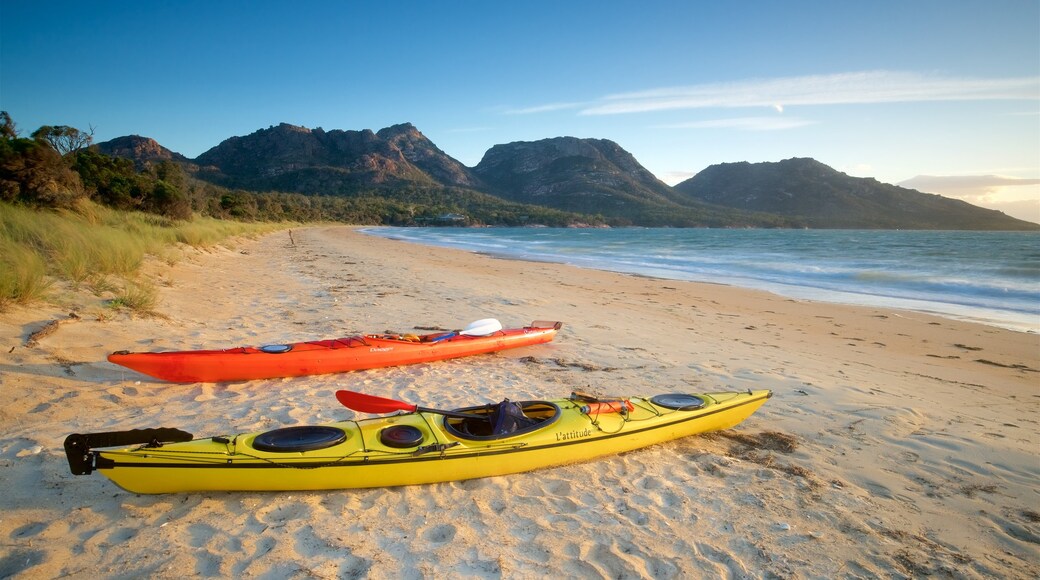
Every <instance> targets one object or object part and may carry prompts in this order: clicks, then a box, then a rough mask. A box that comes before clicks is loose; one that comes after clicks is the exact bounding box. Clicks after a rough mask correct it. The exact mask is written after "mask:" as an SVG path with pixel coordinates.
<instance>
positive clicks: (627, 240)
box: [362, 227, 1040, 332]
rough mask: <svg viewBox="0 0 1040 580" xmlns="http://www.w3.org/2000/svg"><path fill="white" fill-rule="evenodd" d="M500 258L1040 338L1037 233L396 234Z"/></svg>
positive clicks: (391, 234) (389, 231) (385, 231)
mask: <svg viewBox="0 0 1040 580" xmlns="http://www.w3.org/2000/svg"><path fill="white" fill-rule="evenodd" d="M362 231H363V232H365V233H368V234H371V235H376V236H381V237H387V238H394V239H399V240H405V241H409V242H415V243H419V244H427V245H434V246H444V247H450V248H460V249H464V250H470V251H473V252H480V253H485V254H490V255H495V256H501V257H508V258H515V259H522V260H535V261H547V262H559V263H564V264H570V265H574V266H579V267H582V268H594V269H599V270H610V271H615V272H624V273H629V274H639V275H645V276H652V277H657V278H665V279H674V280H689V281H700V282H713V283H721V284H729V285H733V286H740V287H746V288H755V289H760V290H767V291H770V292H773V293H775V294H779V295H781V296H788V297H791V298H799V299H809V300H819V301H828V302H838V303H844V304H857V305H867V306H883V307H890V308H900V309H905V310H914V311H920V312H928V313H932V314H938V315H942V316H947V317H951V318H958V319H965V320H971V321H975V322H982V323H985V324H990V325H994V326H1000V327H1004V328H1010V329H1014V330H1019V331H1029V332H1040V234H1037V233H1022V232H932V231H874V230H870V231H867V230H724V229H661V228H615V229H564V228H479V229H477V228H391V227H373V228H365V229H363V230H362Z"/></svg>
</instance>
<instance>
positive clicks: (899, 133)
mask: <svg viewBox="0 0 1040 580" xmlns="http://www.w3.org/2000/svg"><path fill="white" fill-rule="evenodd" d="M0 109H3V110H6V111H8V112H9V113H10V114H11V116H12V118H13V119H14V121H15V123H16V124H17V126H18V128H19V129H20V130H21V131H22V133H23V134H25V135H27V134H28V133H31V132H32V131H33V130H35V129H36V128H38V127H39V126H41V125H45V124H46V125H71V126H74V127H77V128H79V129H82V130H89V129H90V128H93V129H94V136H95V141H105V140H108V139H112V138H115V137H119V136H124V135H130V134H137V135H144V136H146V137H151V138H153V139H155V140H157V141H158V142H159V143H161V144H162V145H164V146H165V147H167V148H169V149H172V150H174V151H177V152H179V153H182V154H184V155H186V156H188V157H196V156H198V155H199V154H201V153H203V152H204V151H206V150H208V149H210V148H211V147H214V146H216V145H217V144H219V143H220V142H221V141H223V140H224V139H227V138H229V137H232V136H237V135H247V134H249V133H252V132H254V131H256V130H258V129H262V128H266V127H269V126H271V125H276V124H278V123H281V122H286V123H292V124H294V125H302V126H305V127H309V128H315V127H322V128H324V129H326V130H332V129H355V130H356V129H373V130H378V129H380V128H383V127H386V126H389V125H393V124H396V123H402V122H411V123H413V124H414V125H415V126H416V127H418V128H419V130H420V131H422V132H423V133H424V134H425V135H426V136H427V137H429V138H430V139H431V140H432V141H433V142H434V143H436V144H437V145H438V146H439V147H440V148H441V149H443V150H444V151H445V152H446V153H448V154H449V155H451V156H452V157H455V158H456V159H458V160H459V161H461V162H462V163H464V164H466V165H469V166H473V165H476V164H477V163H478V162H479V161H480V159H481V157H482V156H483V154H484V152H485V151H487V150H488V149H489V148H490V147H492V146H493V145H495V144H499V143H508V142H512V141H532V140H538V139H544V138H548V137H558V136H565V135H566V136H575V137H593V138H603V139H610V140H613V141H616V142H617V143H618V144H620V145H621V146H622V147H624V148H625V149H627V150H628V151H630V152H631V153H632V154H633V155H634V156H635V157H636V159H637V160H638V161H639V162H640V163H642V164H643V165H644V166H645V167H646V168H647V169H649V170H650V171H651V172H653V173H654V174H655V175H657V176H658V177H659V178H661V179H662V180H664V181H666V182H667V183H673V184H674V183H677V182H678V181H681V180H682V179H685V178H687V177H689V176H691V175H693V174H694V173H696V172H698V171H700V170H702V169H704V168H705V167H707V166H709V165H711V164H715V163H724V162H734V161H751V162H761V161H779V160H781V159H787V158H790V157H813V158H815V159H817V160H819V161H821V162H823V163H826V164H827V165H830V166H831V167H834V168H835V169H838V170H840V171H844V172H846V173H848V174H850V175H854V176H858V177H874V178H876V179H878V180H880V181H883V182H886V183H901V184H906V185H908V186H910V187H914V188H916V189H920V190H922V191H928V192H932V193H941V194H944V195H948V196H951V197H961V198H963V199H966V200H968V201H970V202H972V203H975V204H977V205H983V206H986V207H994V208H997V209H1001V210H1002V211H1005V212H1007V213H1009V214H1011V215H1015V216H1016V217H1021V218H1025V219H1030V220H1032V221H1038V222H1040V2H1038V1H1037V0H983V1H957V0H943V1H930V0H910V1H907V0H901V1H898V2H889V1H874V2H857V3H853V2H842V1H834V0H831V1H820V2H816V1H796V0H795V1H787V2H774V1H746V2H739V1H734V2H707V1H705V2H695V1H654V0H642V1H631V2H628V1H626V2H621V1H612V0H598V1H590V2H586V1H565V0H556V1H551V2H542V1H516V2H492V1H476V0H473V1H465V0H459V1H449V0H444V1H434V0H426V1H423V2H418V1H416V2H405V1H402V2H391V1H386V2H376V1H370V2H358V1H353V2H352V1H339V2H319V1H308V2H293V3H289V2H263V1H258V2H245V1H236V2H231V1H219V0H209V1H202V2H200V1H193V0H184V1H177V2H173V1H170V2H160V1H148V0H134V1H120V0H112V1H105V2H85V1H82V0H80V1H77V2H49V1H45V0H35V1H22V0H0Z"/></svg>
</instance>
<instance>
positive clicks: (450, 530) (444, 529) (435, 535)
mask: <svg viewBox="0 0 1040 580" xmlns="http://www.w3.org/2000/svg"><path fill="white" fill-rule="evenodd" d="M457 531H458V529H457V528H456V527H455V526H453V525H451V524H441V525H439V526H434V527H432V528H430V529H429V530H426V532H424V533H423V539H425V540H426V541H428V542H432V543H434V544H443V543H445V542H450V541H451V540H452V539H453V538H455V533H456V532H457Z"/></svg>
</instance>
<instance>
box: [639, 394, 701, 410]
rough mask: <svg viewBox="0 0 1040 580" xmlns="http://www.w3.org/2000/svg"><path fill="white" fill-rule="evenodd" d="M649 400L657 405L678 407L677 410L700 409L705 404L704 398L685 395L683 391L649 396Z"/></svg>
mask: <svg viewBox="0 0 1040 580" xmlns="http://www.w3.org/2000/svg"><path fill="white" fill-rule="evenodd" d="M650 402H651V403H653V404H655V405H657V406H658V407H664V408H666V409H678V410H679V411H692V410H694V409H700V408H701V407H703V406H704V405H705V402H704V399H702V398H700V397H698V396H695V395H686V394H683V393H668V394H666V395H657V396H656V397H651V398H650Z"/></svg>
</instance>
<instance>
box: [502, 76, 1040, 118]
mask: <svg viewBox="0 0 1040 580" xmlns="http://www.w3.org/2000/svg"><path fill="white" fill-rule="evenodd" d="M1038 96H1040V77H1013V78H995V79H984V78H966V77H944V76H938V75H926V74H920V73H913V72H897V71H865V72H851V73H838V74H829V75H810V76H800V77H783V78H775V79H752V80H745V81H737V82H730V83H707V84H700V85H692V86H682V87H663V88H657V89H651V90H646V91H637V92H630V93H620V94H615V95H607V96H605V97H602V98H600V99H597V100H595V101H592V102H590V103H584V104H583V103H557V104H551V105H543V106H538V107H528V108H525V109H516V110H514V111H513V112H514V113H516V114H521V113H537V112H545V111H555V110H561V109H567V108H577V109H579V114H581V115H616V114H623V113H640V112H651V111H664V110H675V109H703V108H735V107H773V108H775V109H776V110H777V111H782V110H783V108H784V107H787V106H791V105H838V104H868V103H898V102H922V101H970V100H1007V99H1016V100H1031V101H1038V100H1040V98H1038Z"/></svg>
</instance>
